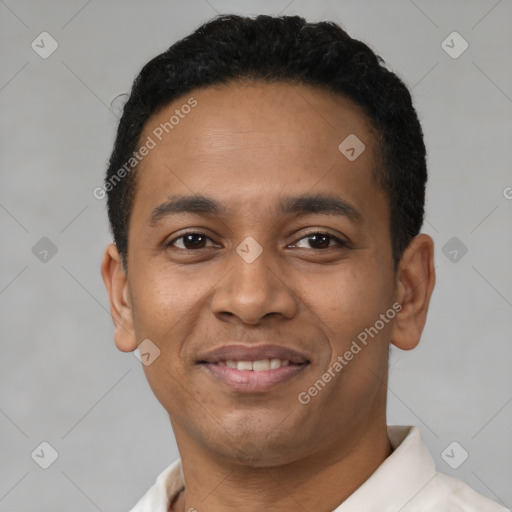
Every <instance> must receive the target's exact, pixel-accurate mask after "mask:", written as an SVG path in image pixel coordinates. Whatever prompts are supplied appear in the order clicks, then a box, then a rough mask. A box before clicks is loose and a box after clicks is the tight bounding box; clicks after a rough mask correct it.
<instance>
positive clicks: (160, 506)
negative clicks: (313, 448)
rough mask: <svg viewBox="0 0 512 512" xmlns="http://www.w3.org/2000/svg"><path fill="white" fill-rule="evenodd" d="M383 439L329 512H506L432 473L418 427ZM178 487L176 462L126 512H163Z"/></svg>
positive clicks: (179, 474) (393, 432)
mask: <svg viewBox="0 0 512 512" xmlns="http://www.w3.org/2000/svg"><path fill="white" fill-rule="evenodd" d="M388 436H389V440H390V442H391V446H392V448H393V452H392V453H391V455H390V456H389V457H388V458H387V459H386V460H385V461H384V462H383V463H382V464H381V465H380V466H379V467H378V468H377V470H376V471H375V472H374V473H373V474H372V475H371V476H370V478H369V479H368V480H366V482H365V483H364V484H363V485H362V486H361V487H359V489H357V490H356V491H355V492H354V493H353V494H352V495H351V496H349V497H348V498H347V499H346V500H345V501H344V502H343V503H342V504H341V505H340V506H339V507H337V508H336V509H335V510H334V511H333V512H375V511H379V512H398V511H400V512H510V510H508V509H506V508H504V507H502V506H501V505H498V504H497V503H495V502H493V501H491V500H489V499H488V498H485V497H484V496H481V495H480V494H478V493H476V492H475V491H473V490H472V489H471V488H470V487H469V486H467V485H466V484H465V483H464V482H462V481H460V480H457V479H455V478H453V477H450V476H447V475H444V474H443V473H439V472H437V471H436V468H435V463H434V460H433V459H432V457H431V455H430V453H429V452H428V449H427V447H426V446H425V444H424V443H423V440H422V439H421V436H420V431H419V429H418V427H411V426H394V425H388ZM183 488H184V480H183V471H182V468H181V460H180V459H178V460H177V461H175V462H174V463H173V464H171V465H170V466H169V467H168V468H166V469H165V470H164V471H163V472H162V473H160V475H158V477H157V479H156V481H155V483H154V485H153V486H152V487H151V488H150V489H149V490H148V491H147V492H146V494H144V496H143V497H142V498H141V499H140V500H139V501H138V503H137V504H136V505H135V507H134V508H132V510H131V511H130V512H168V510H169V506H170V503H171V502H172V501H173V499H174V498H175V496H176V495H177V494H178V493H179V492H180V491H181V490H182V489H183Z"/></svg>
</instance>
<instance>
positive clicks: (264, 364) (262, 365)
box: [252, 359, 270, 372]
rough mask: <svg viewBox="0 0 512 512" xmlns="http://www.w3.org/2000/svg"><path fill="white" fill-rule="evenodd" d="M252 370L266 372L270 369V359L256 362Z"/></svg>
mask: <svg viewBox="0 0 512 512" xmlns="http://www.w3.org/2000/svg"><path fill="white" fill-rule="evenodd" d="M252 369H253V370H254V371H255V372H264V371H265V370H269V369H270V361H269V360H268V359H261V360H260V361H254V363H252Z"/></svg>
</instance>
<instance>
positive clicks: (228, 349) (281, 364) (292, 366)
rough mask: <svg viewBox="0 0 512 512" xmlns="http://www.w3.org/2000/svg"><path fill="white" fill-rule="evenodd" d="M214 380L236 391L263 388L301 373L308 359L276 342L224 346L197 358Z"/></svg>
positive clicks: (265, 389)
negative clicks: (272, 343) (277, 344)
mask: <svg viewBox="0 0 512 512" xmlns="http://www.w3.org/2000/svg"><path fill="white" fill-rule="evenodd" d="M197 364H198V365H200V366H201V367H203V368H204V369H205V370H206V371H207V372H208V374H209V375H210V376H211V377H213V378H214V379H215V380H216V381H217V382H219V381H220V382H221V383H222V384H223V385H224V386H226V387H227V388H228V389H230V390H232V391H233V390H234V391H239V392H253V393H254V392H265V391H269V390H270V389H272V388H274V387H275V386H277V385H278V384H282V383H284V382H286V381H289V380H291V379H293V378H296V377H297V375H299V374H300V373H302V372H303V371H304V370H305V369H306V367H307V366H309V365H310V364H311V361H310V360H309V359H308V358H307V357H306V356H304V355H302V354H300V353H298V352H296V351H294V350H291V349H287V348H284V347H278V346H275V345H260V346H251V347H249V346H245V345H231V346H224V347H221V348H219V349H216V350H214V351H211V352H209V353H208V354H206V355H205V356H203V357H202V358H201V359H200V360H198V361H197Z"/></svg>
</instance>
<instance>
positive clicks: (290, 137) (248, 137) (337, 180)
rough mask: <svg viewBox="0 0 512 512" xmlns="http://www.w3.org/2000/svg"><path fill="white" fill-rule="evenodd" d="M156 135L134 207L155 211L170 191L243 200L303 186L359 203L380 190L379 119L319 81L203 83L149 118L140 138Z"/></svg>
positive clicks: (252, 200)
mask: <svg viewBox="0 0 512 512" xmlns="http://www.w3.org/2000/svg"><path fill="white" fill-rule="evenodd" d="M190 105H194V106H193V107H190ZM150 139H151V140H152V141H153V143H154V148H153V149H151V151H150V152H149V153H148V154H147V156H145V157H144V159H143V160H142V161H141V163H140V164H139V166H138V170H137V173H138V174H139V176H138V180H137V181H138V184H137V192H136V195H135V203H134V208H133V209H132V213H133V211H134V210H135V208H136V206H137V209H138V207H139V206H145V208H144V209H145V211H144V212H143V213H144V214H145V215H148V214H150V213H151V212H149V211H148V208H150V206H151V205H152V206H153V207H154V206H155V205H157V204H158V203H161V202H163V201H164V200H165V198H166V196H168V195H170V194H172V195H176V194H186V195H191V194H192V193H195V194H197V193H199V194H204V195H208V196H212V195H215V196H216V197H217V198H219V200H220V201H221V202H222V201H225V202H226V203H230V204H231V205H233V206H234V205H237V207H243V206H244V205H249V204H253V203H256V202H259V203H260V204H261V201H262V199H263V200H264V201H267V202H268V201H271V200H272V197H273V195H274V194H275V195H276V198H277V196H278V195H279V196H280V197H282V196H283V194H284V193H287V192H288V193H292V192H293V191H296V192H297V193H304V192H305V191H306V190H310V191H311V192H326V191H328V192H333V191H336V190H339V191H343V192H345V193H346V194H348V195H352V199H353V201H352V202H355V203H358V202H360V200H361V199H362V197H359V198H357V197H356V196H363V195H366V196H368V193H369V192H370V191H372V190H373V192H379V191H378V190H377V189H376V185H375V183H374V181H373V179H372V174H373V170H374V168H375V164H376V158H375V156H374V142H373V141H374V140H375V137H374V130H373V128H372V125H371V123H370V121H369V120H368V118H367V117H366V116H365V114H364V113H363V111H362V109H361V108H360V107H358V106H357V105H355V104H354V103H353V102H352V101H350V100H349V99H347V98H345V97H343V96H340V95H338V94H334V93H332V92H330V91H327V90H325V89H321V88H317V87H313V86H308V85H298V84H290V83H280V82H278V83H263V82H260V81H255V82H244V83H237V84H234V83H229V84H223V85H216V86H209V87H206V88H202V89H196V90H193V91H191V92H190V93H189V94H187V95H184V96H182V97H181V98H178V99H176V100H175V101H173V102H172V103H171V104H169V105H167V106H165V107H164V108H162V109H160V110H159V111H158V112H157V113H156V114H154V115H153V116H152V117H151V118H150V119H149V120H148V122H147V123H146V125H145V126H144V129H143V132H142V134H141V137H140V141H141V143H142V144H143V143H145V142H146V141H148V140H150ZM346 141H348V142H346ZM362 148H364V150H363V149H362ZM347 149H348V150H349V152H348V153H347ZM361 151H362V152H361ZM354 153H355V156H356V158H353V156H354ZM359 153H360V154H359ZM349 157H350V158H349ZM374 189H375V190H374Z"/></svg>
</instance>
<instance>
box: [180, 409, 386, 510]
mask: <svg viewBox="0 0 512 512" xmlns="http://www.w3.org/2000/svg"><path fill="white" fill-rule="evenodd" d="M176 428H177V430H176ZM175 434H176V439H177V440H179V439H180V438H181V440H183V437H182V436H181V435H180V434H185V432H180V430H179V427H177V426H175ZM340 437H341V436H340ZM342 437H343V438H342V439H340V440H338V441H337V442H336V443H334V444H331V445H329V446H325V447H324V449H322V450H321V451H318V452H316V453H314V454H311V455H308V456H306V457H303V458H302V459H298V460H295V461H293V462H291V463H286V464H282V465H277V466H276V465H272V466H269V467H247V466H243V465H241V464H240V462H239V461H236V462H235V463H234V462H233V461H226V460H223V459H221V457H219V456H218V455H214V454H211V453H205V451H202V450H200V449H198V448H197V445H194V444H191V443H188V442H186V443H185V444H186V445H187V446H186V447H185V446H184V445H183V443H180V442H178V446H179V447H180V453H182V454H183V455H184V456H182V467H183V473H184V477H185V482H186V489H185V490H184V492H183V493H181V494H180V495H179V496H178V498H177V500H176V501H175V503H174V504H173V507H172V508H171V510H173V511H176V512H184V511H188V510H196V509H197V510H200V511H201V512H203V511H204V512H221V511H222V512H230V511H240V510H244V512H255V511H257V510H258V511H260V510H272V511H275V512H286V511H289V510H315V511H318V512H330V511H332V510H334V509H335V508H336V507H337V506H339V505H340V504H341V503H343V501H345V500H346V499H347V498H348V497H349V496H350V495H351V494H352V493H353V492H354V491H355V490H357V489H358V488H359V487H360V486H361V485H362V484H363V483H364V482H365V481H366V480H367V479H368V478H369V477H370V476H371V475H372V473H373V472H374V471H375V470H376V469H377V468H378V467H379V466H380V465H381V464H382V462H383V461H384V460H385V459H386V458H387V457H388V456H389V455H390V454H391V452H392V448H391V445H390V442H389V438H388V435H387V426H386V421H385V418H383V419H381V421H379V422H376V423H375V424H374V425H372V426H370V427H368V428H367V429H366V430H365V431H364V432H361V431H357V432H351V433H349V434H348V435H347V436H342ZM187 441H188V440H187ZM180 444H181V446H180Z"/></svg>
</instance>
